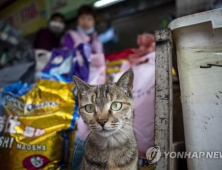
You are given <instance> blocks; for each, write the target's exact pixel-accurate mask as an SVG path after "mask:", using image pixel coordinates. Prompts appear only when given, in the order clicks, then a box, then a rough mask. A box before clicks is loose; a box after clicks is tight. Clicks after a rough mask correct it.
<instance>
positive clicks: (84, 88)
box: [72, 76, 90, 92]
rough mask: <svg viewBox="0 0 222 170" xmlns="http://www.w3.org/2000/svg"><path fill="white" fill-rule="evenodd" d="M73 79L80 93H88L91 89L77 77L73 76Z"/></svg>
mask: <svg viewBox="0 0 222 170" xmlns="http://www.w3.org/2000/svg"><path fill="white" fill-rule="evenodd" d="M72 78H73V80H74V82H75V84H76V87H77V91H78V92H84V91H87V90H88V89H89V88H90V85H88V84H87V83H85V82H84V81H82V80H81V79H80V78H78V77H76V76H73V77H72Z"/></svg>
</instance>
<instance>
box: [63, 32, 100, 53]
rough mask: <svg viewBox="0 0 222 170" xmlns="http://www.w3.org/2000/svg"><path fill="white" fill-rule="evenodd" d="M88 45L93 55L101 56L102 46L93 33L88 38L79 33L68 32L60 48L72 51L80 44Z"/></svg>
mask: <svg viewBox="0 0 222 170" xmlns="http://www.w3.org/2000/svg"><path fill="white" fill-rule="evenodd" d="M85 43H90V44H91V45H92V53H93V54H102V53H103V46H102V43H101V42H100V40H99V39H98V38H97V33H93V34H92V36H91V37H90V36H88V35H86V34H84V33H81V32H79V31H73V30H69V31H67V32H66V33H65V35H64V37H63V40H62V47H64V48H68V49H73V48H76V47H78V46H79V45H80V44H85Z"/></svg>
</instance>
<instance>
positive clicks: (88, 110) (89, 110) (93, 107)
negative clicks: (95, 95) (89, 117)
mask: <svg viewBox="0 0 222 170" xmlns="http://www.w3.org/2000/svg"><path fill="white" fill-rule="evenodd" d="M85 109H86V111H87V112H88V113H93V112H95V106H94V105H92V104H88V105H86V106H85Z"/></svg>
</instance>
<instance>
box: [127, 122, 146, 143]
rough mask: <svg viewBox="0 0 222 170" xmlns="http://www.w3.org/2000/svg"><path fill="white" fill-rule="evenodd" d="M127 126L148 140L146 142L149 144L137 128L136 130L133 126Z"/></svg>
mask: <svg viewBox="0 0 222 170" xmlns="http://www.w3.org/2000/svg"><path fill="white" fill-rule="evenodd" d="M126 126H128V127H131V128H132V129H133V130H135V131H136V132H137V133H138V134H139V135H140V136H141V137H143V139H144V140H146V141H147V142H148V140H147V139H146V138H145V137H144V136H143V135H142V134H141V133H140V132H139V131H138V130H137V129H136V128H134V127H132V126H129V125H126Z"/></svg>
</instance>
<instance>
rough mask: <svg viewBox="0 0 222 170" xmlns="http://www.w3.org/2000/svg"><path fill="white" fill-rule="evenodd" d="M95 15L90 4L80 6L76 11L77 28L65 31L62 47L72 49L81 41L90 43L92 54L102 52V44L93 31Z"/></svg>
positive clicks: (81, 42)
mask: <svg viewBox="0 0 222 170" xmlns="http://www.w3.org/2000/svg"><path fill="white" fill-rule="evenodd" d="M95 21H96V15H95V11H94V9H93V8H92V7H91V6H88V5H84V6H82V7H80V9H79V10H78V13H77V28H76V31H75V30H69V31H67V32H66V34H65V36H64V38H63V40H62V47H64V48H68V49H73V48H76V47H78V45H80V44H83V43H90V44H91V47H92V54H99V53H103V46H102V43H101V42H100V40H99V39H98V37H97V33H96V31H95Z"/></svg>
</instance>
